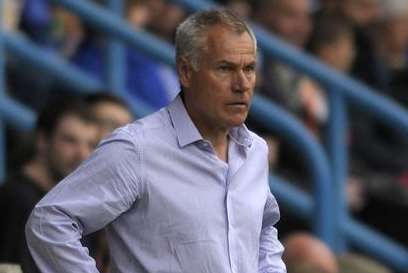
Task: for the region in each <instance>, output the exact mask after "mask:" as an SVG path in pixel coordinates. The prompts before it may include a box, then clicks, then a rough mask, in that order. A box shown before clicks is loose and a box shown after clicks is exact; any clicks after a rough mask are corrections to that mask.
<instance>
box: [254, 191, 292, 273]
mask: <svg viewBox="0 0 408 273" xmlns="http://www.w3.org/2000/svg"><path fill="white" fill-rule="evenodd" d="M279 218H280V214H279V207H278V204H277V202H276V200H275V197H274V196H273V195H272V193H271V192H270V191H269V194H268V197H267V200H266V203H265V208H264V214H263V219H262V231H261V238H260V245H259V273H286V266H285V264H284V263H283V261H282V253H283V250H284V248H283V246H282V244H281V243H280V242H279V240H278V231H277V229H276V228H275V227H274V225H275V224H276V223H277V222H278V221H279Z"/></svg>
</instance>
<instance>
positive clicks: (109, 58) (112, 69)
mask: <svg viewBox="0 0 408 273" xmlns="http://www.w3.org/2000/svg"><path fill="white" fill-rule="evenodd" d="M106 1H107V7H108V9H110V10H111V11H112V13H114V14H116V15H117V16H119V17H122V16H123V11H124V6H123V0H106ZM106 64H107V69H106V79H107V80H108V86H109V91H112V92H116V93H120V92H123V91H122V90H125V89H124V88H125V86H124V81H125V72H126V70H125V69H126V67H125V64H126V61H125V50H124V47H123V45H122V43H121V42H120V40H119V39H118V38H116V37H114V36H112V35H110V36H109V37H108V43H107V48H106Z"/></svg>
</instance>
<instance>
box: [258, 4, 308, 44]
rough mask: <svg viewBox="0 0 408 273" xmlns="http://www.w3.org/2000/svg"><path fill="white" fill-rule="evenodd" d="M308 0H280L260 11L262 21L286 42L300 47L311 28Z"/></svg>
mask: <svg viewBox="0 0 408 273" xmlns="http://www.w3.org/2000/svg"><path fill="white" fill-rule="evenodd" d="M310 13H311V12H310V5H309V1H308V0H280V1H278V2H277V3H276V4H275V5H271V6H270V8H269V9H267V10H264V11H261V14H262V18H261V20H262V23H264V24H265V25H266V27H267V28H268V29H269V30H271V31H273V32H275V33H276V34H277V35H279V36H280V37H281V38H283V39H284V40H286V41H287V42H289V43H291V44H293V45H295V46H297V47H300V48H302V47H303V46H304V44H305V43H306V40H307V39H308V37H309V34H310V31H311V29H312V23H311V18H310Z"/></svg>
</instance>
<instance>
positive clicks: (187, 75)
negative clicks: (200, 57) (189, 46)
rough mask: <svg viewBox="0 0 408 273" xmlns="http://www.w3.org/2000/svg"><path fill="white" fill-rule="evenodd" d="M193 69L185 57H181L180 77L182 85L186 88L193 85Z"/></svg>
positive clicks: (178, 65) (179, 65) (178, 70)
mask: <svg viewBox="0 0 408 273" xmlns="http://www.w3.org/2000/svg"><path fill="white" fill-rule="evenodd" d="M192 71H193V67H192V66H191V64H190V62H189V61H188V60H187V59H186V58H185V57H181V58H179V59H178V61H177V72H178V75H179V78H180V83H181V86H183V87H184V88H189V87H190V86H191V75H192Z"/></svg>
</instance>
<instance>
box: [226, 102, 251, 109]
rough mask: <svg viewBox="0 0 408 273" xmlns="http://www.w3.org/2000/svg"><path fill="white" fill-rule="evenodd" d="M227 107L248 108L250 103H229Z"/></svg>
mask: <svg viewBox="0 0 408 273" xmlns="http://www.w3.org/2000/svg"><path fill="white" fill-rule="evenodd" d="M227 106H229V107H234V108H245V109H246V108H248V103H247V102H232V103H227Z"/></svg>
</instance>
